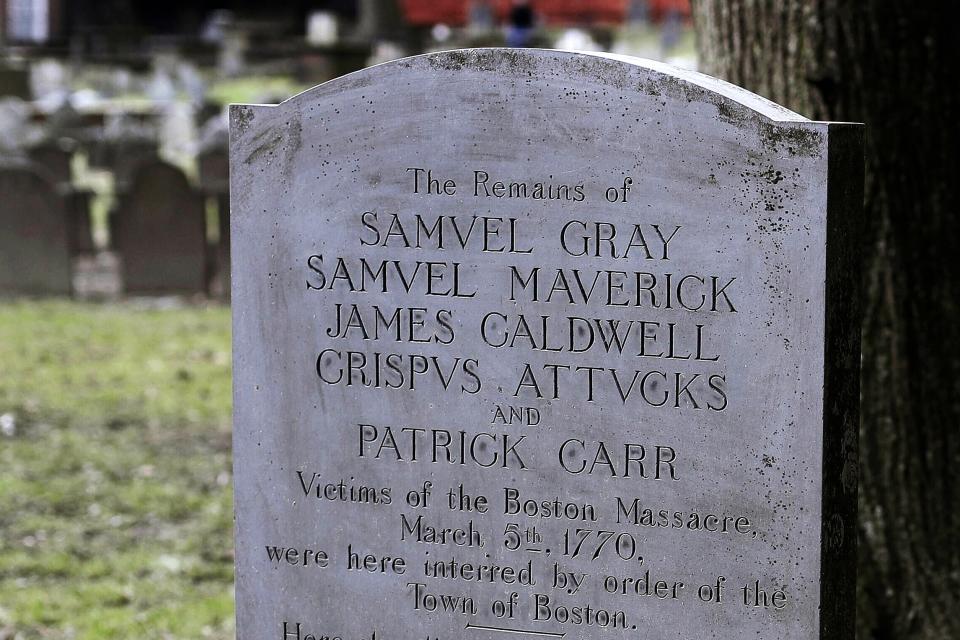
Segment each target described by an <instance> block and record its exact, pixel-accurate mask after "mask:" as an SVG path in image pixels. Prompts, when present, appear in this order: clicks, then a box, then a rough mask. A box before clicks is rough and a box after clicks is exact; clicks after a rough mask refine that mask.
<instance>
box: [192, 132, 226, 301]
mask: <svg viewBox="0 0 960 640" xmlns="http://www.w3.org/2000/svg"><path fill="white" fill-rule="evenodd" d="M228 159H229V157H228V153H227V147H226V141H225V140H224V144H222V145H220V144H213V145H210V146H207V147H205V148H203V149H201V151H200V153H198V154H197V173H198V175H199V178H200V190H201V191H202V192H203V195H204V196H205V197H207V198H208V199H212V201H213V202H215V203H216V210H217V243H216V246H215V247H214V252H213V256H212V260H211V263H212V268H211V270H212V272H213V273H214V280H215V281H216V288H217V289H219V292H218V295H221V296H223V297H229V295H230V167H229V162H228Z"/></svg>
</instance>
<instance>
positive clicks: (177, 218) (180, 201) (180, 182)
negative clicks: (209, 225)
mask: <svg viewBox="0 0 960 640" xmlns="http://www.w3.org/2000/svg"><path fill="white" fill-rule="evenodd" d="M112 217H113V224H112V228H111V235H112V243H113V246H114V247H115V248H116V250H117V251H118V252H119V253H120V255H121V258H122V265H123V266H122V270H121V271H122V274H123V286H124V290H125V291H126V292H127V293H134V294H153V293H180V294H190V293H200V292H203V291H205V290H206V223H205V219H204V209H203V198H202V196H201V195H200V194H199V193H198V192H197V191H195V190H194V189H193V188H192V187H191V186H190V183H189V182H188V181H187V177H186V176H185V175H184V174H183V172H182V171H180V169H178V168H176V167H174V166H172V165H170V164H167V163H165V162H162V161H159V160H158V161H148V162H146V163H144V164H143V165H141V166H140V167H139V169H137V171H136V173H135V174H134V177H133V180H132V183H131V186H130V190H129V192H128V193H126V194H123V195H122V196H121V199H120V204H119V207H118V211H117V212H116V213H115V214H114V215H113V216H112Z"/></svg>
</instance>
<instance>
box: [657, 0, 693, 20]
mask: <svg viewBox="0 0 960 640" xmlns="http://www.w3.org/2000/svg"><path fill="white" fill-rule="evenodd" d="M647 6H648V7H649V8H650V19H651V20H653V21H654V22H660V21H661V20H663V19H664V18H666V17H667V14H668V13H670V12H671V11H672V12H676V13H677V14H678V15H679V16H680V17H681V18H683V19H687V18H689V17H690V15H691V13H690V0H647Z"/></svg>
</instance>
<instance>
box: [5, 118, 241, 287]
mask: <svg viewBox="0 0 960 640" xmlns="http://www.w3.org/2000/svg"><path fill="white" fill-rule="evenodd" d="M221 142H222V145H221V144H220V143H221ZM78 147H79V145H78V143H77V142H76V141H75V140H71V139H68V138H62V139H46V140H43V141H42V142H39V143H36V144H33V145H30V146H28V147H26V148H24V149H22V150H11V149H9V148H6V149H3V150H2V151H3V153H0V193H2V194H3V198H0V294H20V295H64V294H70V293H71V292H72V291H73V289H74V287H73V282H74V281H75V273H74V267H75V265H77V264H78V263H79V262H82V261H83V260H85V259H86V260H89V259H91V258H92V257H93V256H94V254H97V253H98V252H100V253H103V252H111V253H113V254H115V255H116V258H117V263H118V268H117V269H116V271H117V276H118V279H119V283H120V286H119V289H120V290H122V291H123V292H125V293H127V294H129V295H155V294H156V295H167V294H171V295H173V294H175V295H194V294H206V295H214V296H218V297H226V296H228V292H229V203H228V200H227V193H228V183H229V180H228V168H227V162H226V156H227V149H226V140H225V138H224V137H222V136H221V137H217V138H216V139H215V140H213V141H212V142H210V143H209V144H208V145H207V146H206V147H205V148H204V149H203V150H202V151H201V153H200V154H199V155H198V157H197V162H198V169H199V171H198V175H199V179H198V180H195V181H194V182H191V180H190V179H188V177H187V175H186V174H185V173H184V171H183V170H181V169H180V168H178V167H176V166H174V165H173V164H170V163H168V162H166V161H164V160H162V159H161V158H160V156H159V153H158V147H157V143H156V141H155V140H151V139H148V138H146V137H142V136H140V137H138V136H132V137H120V138H116V139H114V140H110V141H105V140H103V139H100V140H97V141H96V142H95V143H93V144H91V145H89V148H88V149H87V153H88V159H89V162H90V164H91V165H93V166H96V167H100V168H104V169H108V170H109V171H110V172H111V173H112V175H113V179H114V194H115V197H114V206H113V208H112V210H111V211H110V212H109V216H108V226H109V236H108V238H107V239H106V240H105V241H104V240H101V242H100V243H99V246H98V243H97V242H96V241H95V238H94V232H93V224H92V210H91V204H92V195H93V194H92V193H91V192H90V191H88V190H86V189H82V188H77V187H76V186H74V182H73V180H72V179H71V178H72V176H71V174H72V162H73V156H74V154H75V153H76V152H77V150H78ZM208 209H209V210H210V211H211V212H215V215H213V216H211V217H210V218H209V220H210V222H208V215H207V211H208Z"/></svg>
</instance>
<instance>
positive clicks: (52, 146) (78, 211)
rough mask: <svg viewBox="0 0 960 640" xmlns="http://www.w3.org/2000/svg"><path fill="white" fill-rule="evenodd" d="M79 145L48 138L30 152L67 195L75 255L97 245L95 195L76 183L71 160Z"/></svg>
mask: <svg viewBox="0 0 960 640" xmlns="http://www.w3.org/2000/svg"><path fill="white" fill-rule="evenodd" d="M75 147H76V142H75V141H74V140H70V139H62V140H54V139H46V140H44V141H43V142H41V143H40V144H37V145H34V146H32V147H31V148H30V149H29V151H28V154H29V157H30V160H31V161H32V162H33V163H35V164H36V165H38V166H40V167H43V169H44V170H46V171H47V173H48V174H49V176H50V177H51V178H52V179H53V181H54V184H55V185H56V188H57V192H58V193H59V194H60V197H61V198H63V201H64V208H65V209H66V212H67V225H68V233H67V237H68V238H69V246H70V255H73V256H76V255H80V254H87V253H93V252H94V250H95V248H96V247H95V245H94V241H93V226H92V224H91V221H90V201H91V198H92V196H93V194H92V193H91V192H90V191H89V190H86V189H77V188H76V187H74V185H73V179H72V170H71V167H70V163H71V162H72V159H73V153H74V149H75Z"/></svg>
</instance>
